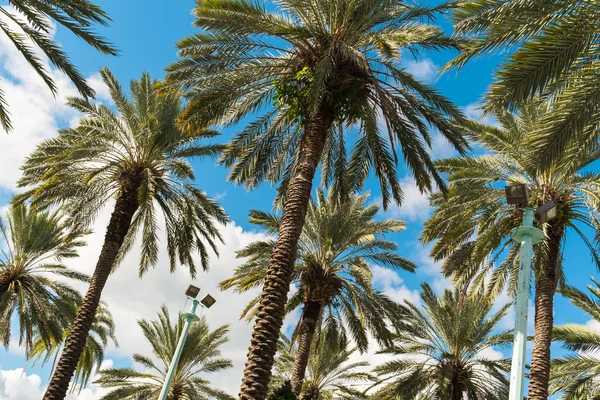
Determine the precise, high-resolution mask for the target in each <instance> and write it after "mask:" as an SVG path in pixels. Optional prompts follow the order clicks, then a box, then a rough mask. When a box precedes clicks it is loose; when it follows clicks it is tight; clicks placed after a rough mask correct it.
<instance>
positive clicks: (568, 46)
mask: <svg viewBox="0 0 600 400" xmlns="http://www.w3.org/2000/svg"><path fill="white" fill-rule="evenodd" d="M599 11H600V9H599V6H598V4H597V3H596V2H593V1H592V2H590V1H582V0H572V1H564V0H548V1H543V2H539V1H536V0H491V1H490V0H474V1H468V2H462V3H461V6H460V7H458V8H456V11H455V12H454V15H453V20H454V23H455V25H454V26H455V32H456V34H457V37H462V36H464V35H466V36H468V37H469V38H470V43H469V45H468V46H465V48H464V50H465V51H464V52H463V53H462V54H461V55H460V56H458V57H457V58H456V59H455V60H453V61H452V62H451V64H450V66H456V65H463V64H464V63H465V62H467V60H469V59H471V58H473V57H475V56H478V55H481V54H483V53H486V52H488V53H489V52H495V51H502V50H505V49H506V47H507V46H508V47H509V48H510V47H512V48H514V47H517V49H516V50H515V51H514V52H513V53H512V54H511V55H510V57H509V60H508V61H507V62H505V63H504V64H503V65H502V66H501V68H499V69H498V72H496V74H495V78H496V79H495V80H494V82H493V83H492V86H491V90H490V91H489V93H488V96H487V98H488V100H489V101H490V103H491V106H492V108H496V109H499V110H502V109H503V108H504V107H509V108H510V109H515V108H517V107H518V106H519V105H520V104H521V103H522V102H523V101H525V100H527V99H529V98H531V97H533V96H534V95H536V94H541V95H543V96H544V97H546V96H547V97H550V98H552V99H553V101H554V102H555V104H556V106H557V111H556V113H555V114H554V115H553V116H552V118H550V115H547V116H546V118H544V119H543V120H542V121H539V122H540V124H539V125H538V126H537V127H536V130H538V131H539V135H536V137H534V138H532V140H533V141H534V142H535V144H536V145H537V146H538V151H537V152H536V156H538V157H539V159H540V160H541V161H542V162H545V163H546V166H548V165H549V164H550V163H551V162H552V161H553V159H554V158H560V154H561V152H562V151H564V150H565V148H566V147H568V145H569V143H583V144H590V143H593V142H594V141H595V140H596V139H597V138H598V130H597V122H596V121H597V117H598V113H599V111H600V109H599V108H598V104H599V102H598V101H597V100H598V93H599V89H600V87H599V85H598V79H596V77H598V74H600V68H599V67H598V60H597V47H598V34H599V33H600V30H599V26H600V25H599V24H598V15H599Z"/></svg>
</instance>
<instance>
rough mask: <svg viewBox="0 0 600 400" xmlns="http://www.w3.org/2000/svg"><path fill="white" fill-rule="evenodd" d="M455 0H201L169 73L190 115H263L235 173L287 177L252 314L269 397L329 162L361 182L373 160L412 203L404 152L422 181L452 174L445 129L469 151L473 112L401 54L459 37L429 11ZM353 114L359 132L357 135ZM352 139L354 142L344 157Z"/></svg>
mask: <svg viewBox="0 0 600 400" xmlns="http://www.w3.org/2000/svg"><path fill="white" fill-rule="evenodd" d="M446 8H447V7H446V6H444V5H442V6H439V7H433V8H429V7H414V6H413V5H412V2H407V1H397V0H377V1H375V0H360V1H347V0H310V1H306V0H281V1H276V2H274V4H273V6H272V7H271V6H270V5H269V6H265V5H264V4H263V3H262V2H258V1H253V0H197V1H196V7H195V9H194V15H195V17H196V21H195V25H196V26H197V27H198V28H200V29H202V30H203V31H202V33H197V34H195V35H192V36H189V37H187V38H184V39H182V40H181V41H180V42H179V43H178V46H179V55H180V57H181V60H180V61H178V62H177V63H175V64H173V65H171V66H170V67H169V74H168V77H169V79H170V80H171V81H172V82H175V83H176V84H177V85H178V88H179V89H181V90H183V91H184V93H185V94H186V95H187V98H188V100H189V103H188V105H187V107H186V110H185V111H184V113H183V115H182V120H183V123H184V124H185V123H195V124H198V123H201V124H203V123H205V122H207V121H209V122H213V121H215V120H218V121H220V122H221V123H222V124H224V125H229V124H235V123H238V122H240V121H241V120H242V119H244V120H247V119H248V118H255V119H254V120H253V121H252V122H250V123H249V124H248V125H247V127H246V128H244V129H242V131H241V132H240V133H239V134H238V135H236V136H235V137H234V138H233V139H232V140H231V142H230V143H229V144H228V145H227V146H226V148H225V151H224V153H223V155H222V159H221V161H222V163H223V164H224V165H226V166H228V167H231V174H230V176H229V178H230V180H232V181H233V182H236V183H240V184H244V185H245V186H246V187H247V188H254V187H256V186H258V185H259V184H260V183H262V182H264V181H270V182H271V183H273V184H275V185H277V186H278V190H279V200H280V201H281V202H282V206H283V213H282V217H281V224H280V230H279V235H278V240H277V242H276V244H275V246H274V247H273V256H272V257H271V258H270V267H269V270H268V274H267V276H266V279H265V284H264V285H263V294H262V297H261V300H260V307H259V308H258V314H257V317H256V322H255V325H254V331H253V334H252V339H251V344H250V348H249V351H248V359H247V363H246V369H245V372H244V378H243V382H242V387H241V393H240V397H241V398H242V399H243V400H250V399H252V400H264V398H265V396H266V393H267V387H268V382H269V376H270V371H271V367H272V365H273V359H274V355H275V352H276V347H277V339H278V337H279V331H280V329H281V326H282V323H283V318H284V315H285V304H286V301H287V295H288V291H289V287H290V282H291V279H292V273H293V269H294V262H295V260H296V251H297V243H298V239H299V238H300V235H301V231H302V225H303V223H304V218H305V216H306V210H307V207H308V203H309V199H310V195H311V190H312V182H313V179H314V176H315V172H316V170H317V168H318V166H319V165H321V166H322V172H323V181H324V183H329V182H331V181H333V182H335V183H336V185H337V186H339V187H342V188H349V190H351V191H352V190H357V189H358V188H360V187H361V186H362V183H363V182H364V181H365V179H366V178H367V176H368V175H369V172H370V170H371V167H373V169H374V171H375V175H376V176H377V178H378V180H379V183H380V186H381V193H382V199H383V205H384V207H387V206H388V204H389V203H390V202H391V201H395V202H397V203H401V201H402V196H403V193H402V188H401V187H400V182H399V179H398V176H397V168H396V167H397V164H398V160H399V153H400V155H401V156H402V157H403V159H404V161H405V163H406V165H407V166H408V169H409V171H410V172H411V173H412V174H413V176H414V177H415V180H416V182H417V185H418V187H419V189H420V190H422V191H427V190H430V189H432V187H434V184H437V185H438V186H439V187H443V186H444V182H443V180H442V179H440V177H439V176H438V175H437V173H436V172H435V169H434V167H433V163H432V161H431V158H430V155H429V153H428V149H429V146H430V145H431V139H432V136H431V135H432V132H434V131H435V130H437V131H439V132H440V133H441V135H442V136H443V137H444V138H446V139H447V140H448V141H449V142H450V143H451V145H452V146H453V147H454V148H456V149H458V150H460V151H462V150H464V149H465V148H466V147H467V143H466V141H465V139H464V138H463V137H462V136H461V135H460V134H459V133H458V132H457V131H456V130H455V128H454V126H453V125H452V124H451V123H450V122H449V119H451V118H453V119H459V120H460V119H463V115H462V113H461V112H460V111H459V110H458V109H457V108H456V107H455V106H454V105H452V104H451V103H450V101H448V100H447V99H446V98H444V97H443V96H441V95H440V94H439V93H438V92H437V91H436V90H434V89H432V88H431V87H430V86H428V85H425V84H422V83H421V82H419V81H418V80H416V79H415V78H414V77H413V76H412V75H411V74H410V73H409V72H407V71H406V70H405V69H403V68H402V66H401V64H400V55H401V53H402V52H403V51H405V52H417V51H418V50H420V49H434V50H439V49H446V48H456V47H459V46H460V43H459V42H458V41H456V40H454V39H451V38H448V37H447V36H446V35H445V34H444V32H443V31H442V30H441V29H440V28H439V27H437V26H435V25H432V24H431V23H430V21H431V18H433V17H434V16H436V15H437V14H439V13H440V12H444V11H445V10H446ZM348 127H354V128H355V129H356V130H357V131H358V132H357V135H352V136H346V135H344V132H345V131H346V130H347V129H346V128H348ZM346 142H348V144H349V145H352V151H351V152H350V155H349V157H350V159H349V162H348V163H346V158H347V157H346V144H347V143H346Z"/></svg>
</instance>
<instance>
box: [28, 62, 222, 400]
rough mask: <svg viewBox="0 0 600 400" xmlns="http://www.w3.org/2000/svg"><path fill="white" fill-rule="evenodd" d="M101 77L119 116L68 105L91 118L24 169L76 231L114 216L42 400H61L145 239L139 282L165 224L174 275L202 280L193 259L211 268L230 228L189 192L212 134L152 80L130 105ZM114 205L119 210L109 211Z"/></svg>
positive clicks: (134, 89)
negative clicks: (125, 260) (181, 267)
mask: <svg viewBox="0 0 600 400" xmlns="http://www.w3.org/2000/svg"><path fill="white" fill-rule="evenodd" d="M101 75H102V78H103V80H104V82H105V83H106V85H107V86H108V87H109V90H110V93H111V97H112V100H113V102H114V104H115V107H116V110H117V111H118V113H116V112H115V111H114V110H113V109H111V108H109V107H107V106H105V105H102V104H94V103H91V102H90V101H88V100H87V99H80V98H73V99H70V101H69V104H70V105H71V106H72V107H74V108H75V109H77V110H79V111H80V112H82V113H83V114H84V115H85V117H84V118H83V119H82V120H81V121H80V122H79V125H78V126H77V127H75V128H68V129H63V130H61V131H60V132H59V135H58V136H57V137H55V138H52V139H49V140H46V141H45V142H43V143H42V144H40V145H39V146H38V147H37V149H36V150H35V151H34V152H33V153H32V154H31V156H30V157H29V158H28V159H27V160H26V162H25V164H24V166H23V171H24V172H23V177H22V178H21V180H20V184H21V185H23V186H29V185H31V186H34V189H31V190H29V191H27V192H26V193H24V195H23V197H29V198H31V200H32V201H33V204H35V205H37V206H38V207H46V206H52V205H55V204H64V206H65V207H66V209H67V211H68V212H69V215H70V221H69V222H70V223H71V224H73V225H74V226H81V227H87V226H89V224H90V223H91V222H92V221H93V220H94V219H95V217H96V216H97V215H98V213H99V211H100V210H101V209H102V207H104V206H106V205H107V204H110V205H111V206H112V207H113V212H112V215H111V217H110V221H109V223H108V227H107V230H106V235H105V239H104V244H103V246H102V250H101V252H100V256H99V258H98V262H97V264H96V268H95V270H94V274H93V276H92V280H91V283H90V286H89V289H88V291H87V294H86V296H85V299H84V301H83V304H82V306H81V308H80V309H79V311H78V312H77V316H76V317H75V321H74V322H73V327H72V329H71V330H70V332H69V335H68V336H67V339H66V343H65V347H64V350H63V352H62V354H61V356H60V360H59V361H58V365H57V367H56V371H55V373H54V375H53V377H52V380H51V381H50V385H49V386H48V389H47V392H46V395H45V396H46V397H45V399H46V400H57V399H61V400H62V399H63V398H64V396H65V394H66V391H67V390H68V387H69V381H70V380H71V377H72V376H73V373H74V372H75V369H76V367H77V363H78V362H79V358H80V356H81V354H82V352H83V349H84V347H85V343H86V338H87V333H88V332H89V330H90V328H91V326H92V324H93V321H94V316H95V315H96V309H97V308H98V305H99V304H100V298H101V295H102V289H103V288H104V285H105V284H106V281H107V279H108V276H109V275H110V273H111V271H112V270H113V269H114V268H115V266H116V263H117V262H118V261H119V260H120V259H121V258H122V257H123V255H124V254H125V253H126V252H127V250H128V249H129V248H130V247H131V246H132V244H133V243H134V240H135V238H136V236H137V234H138V233H141V238H140V246H141V258H140V267H139V268H140V270H139V271H140V276H141V275H143V274H144V272H145V271H146V270H147V269H148V268H150V267H152V266H153V265H155V264H156V263H157V261H158V252H159V248H158V240H159V238H158V233H159V220H160V219H159V218H161V219H164V225H165V227H164V232H165V236H166V248H167V252H168V255H169V259H170V266H171V271H173V270H174V269H175V268H176V266H177V264H178V263H181V264H185V265H186V266H187V267H188V268H189V270H190V273H191V275H192V276H195V275H196V272H197V270H196V263H197V260H196V259H195V257H194V255H195V254H199V255H200V261H201V265H202V267H203V268H204V269H207V268H208V249H209V248H212V249H213V250H216V249H215V242H216V241H218V240H221V236H220V234H219V232H218V229H217V226H216V223H217V222H218V223H225V222H227V217H226V215H225V213H224V211H223V209H222V208H221V207H219V205H218V204H217V203H215V202H214V201H213V200H211V199H209V198H208V197H207V196H206V194H205V193H204V192H203V191H201V190H199V189H198V188H197V187H196V186H194V184H193V183H192V182H193V181H194V179H195V176H194V171H193V169H192V167H191V165H190V164H189V160H190V159H193V158H202V157H210V156H213V155H215V154H217V153H218V151H219V150H220V146H218V145H206V144H203V143H201V139H204V138H207V137H212V136H214V135H215V132H213V131H209V130H204V129H194V130H192V129H188V130H187V131H185V132H184V131H182V130H181V129H179V128H178V127H177V126H176V120H177V118H178V115H179V112H180V110H181V106H182V104H181V99H180V98H179V96H178V95H176V94H171V93H164V92H162V91H161V90H160V85H159V83H158V82H157V81H153V80H152V79H151V78H150V76H149V75H148V74H144V75H142V78H141V79H140V80H133V81H132V82H131V96H132V99H129V98H127V97H126V96H125V95H124V94H123V91H122V89H121V86H120V85H119V83H118V82H117V81H116V79H115V78H114V77H113V75H112V74H111V72H110V71H109V70H108V69H103V70H101ZM113 200H114V202H113Z"/></svg>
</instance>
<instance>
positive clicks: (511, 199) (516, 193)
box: [504, 184, 529, 207]
mask: <svg viewBox="0 0 600 400" xmlns="http://www.w3.org/2000/svg"><path fill="white" fill-rule="evenodd" d="M504 192H505V193H506V202H507V203H508V204H516V205H517V206H520V207H525V206H527V203H529V188H528V187H527V185H525V184H519V185H511V186H506V187H505V188H504Z"/></svg>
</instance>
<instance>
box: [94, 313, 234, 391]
mask: <svg viewBox="0 0 600 400" xmlns="http://www.w3.org/2000/svg"><path fill="white" fill-rule="evenodd" d="M183 325H184V318H183V316H182V315H181V314H180V315H179V317H178V320H177V322H176V324H175V325H172V324H171V319H170V317H169V312H168V311H167V309H166V307H164V306H163V307H162V310H161V312H160V313H159V315H158V319H157V320H155V321H146V320H141V321H139V326H140V327H141V328H142V332H143V333H144V337H145V338H146V340H148V342H149V343H150V345H151V346H152V352H153V354H154V357H153V358H151V357H148V356H146V355H142V354H134V355H133V360H134V361H135V362H136V363H137V364H140V365H141V366H142V367H143V368H144V369H145V370H146V372H138V371H135V370H134V369H131V368H115V369H106V370H102V371H101V372H100V377H99V378H98V379H97V380H96V383H97V384H99V385H100V386H102V387H105V388H110V389H113V390H111V391H110V392H109V393H108V394H106V395H104V396H103V397H102V399H101V400H121V399H140V398H144V399H148V400H150V399H157V398H158V395H159V393H160V391H161V389H162V386H163V383H164V378H165V375H166V374H167V370H168V368H169V365H170V363H171V358H172V357H173V354H174V353H175V348H176V347H177V342H178V340H179V336H180V335H181V331H182V329H183ZM228 329H229V328H228V327H227V326H221V327H219V328H217V329H215V330H210V329H209V326H208V323H207V322H206V318H204V317H202V318H200V320H199V321H198V322H196V323H194V325H192V327H191V328H190V331H189V334H188V337H187V340H186V342H185V345H184V347H183V351H182V353H181V358H180V359H179V363H178V364H177V369H176V371H175V375H174V378H173V381H172V383H171V387H170V390H169V394H168V398H169V399H170V400H209V399H218V400H232V399H233V398H232V397H231V396H229V395H227V394H226V393H224V392H222V391H220V390H218V389H215V388H213V387H212V386H211V385H210V383H209V382H208V381H207V380H206V379H205V378H203V377H201V376H200V375H203V374H206V373H215V372H219V371H223V370H225V369H227V368H231V366H232V364H231V361H230V360H227V359H224V358H221V357H220V356H221V350H220V349H219V348H220V347H221V346H222V345H223V344H224V343H225V342H227V337H226V335H227V332H228ZM157 361H158V362H157Z"/></svg>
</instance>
